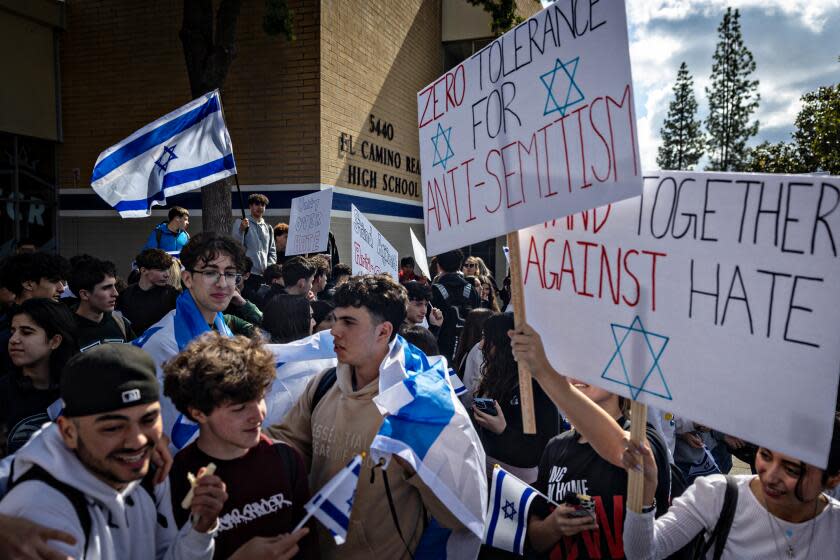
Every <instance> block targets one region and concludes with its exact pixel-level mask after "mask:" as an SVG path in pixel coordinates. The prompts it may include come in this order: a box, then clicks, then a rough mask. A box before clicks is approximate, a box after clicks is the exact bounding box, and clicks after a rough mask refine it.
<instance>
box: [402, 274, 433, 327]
mask: <svg viewBox="0 0 840 560" xmlns="http://www.w3.org/2000/svg"><path fill="white" fill-rule="evenodd" d="M403 286H405V291H406V293H407V294H408V306H407V307H406V316H405V320H406V323H408V324H409V325H411V326H413V325H420V326H421V327H425V328H427V329H429V330H430V331H431V332H432V334H434V335H437V333H438V330H439V329H440V326H441V325H442V324H443V313H442V312H441V310H440V309H438V308H436V307H431V306H430V305H429V301H430V300H431V299H432V288H431V287H430V286H428V285H427V284H421V283H420V282H418V281H417V280H412V281H410V282H406V283H405V284H403Z"/></svg>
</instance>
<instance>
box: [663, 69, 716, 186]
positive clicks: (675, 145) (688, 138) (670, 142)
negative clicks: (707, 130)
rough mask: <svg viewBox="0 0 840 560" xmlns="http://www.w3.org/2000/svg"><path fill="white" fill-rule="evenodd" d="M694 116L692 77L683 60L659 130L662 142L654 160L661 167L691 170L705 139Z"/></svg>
mask: <svg viewBox="0 0 840 560" xmlns="http://www.w3.org/2000/svg"><path fill="white" fill-rule="evenodd" d="M696 116H697V100H696V99H695V97H694V78H692V77H691V74H690V73H689V72H688V66H686V64H685V62H683V63H682V64H680V69H679V71H678V72H677V81H676V82H675V83H674V100H673V101H671V103H670V104H669V105H668V116H667V117H665V122H663V124H662V128H661V129H660V130H659V133H660V135H661V136H662V145H661V146H660V147H659V153H658V155H657V157H656V163H657V165H658V166H659V168H660V169H669V170H679V169H691V168H692V166H694V164H696V163H697V161H698V160H699V159H700V158H701V157H702V156H703V146H704V143H705V141H704V138H703V132H702V131H701V130H700V121H699V120H697V119H696Z"/></svg>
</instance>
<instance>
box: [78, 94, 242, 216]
mask: <svg viewBox="0 0 840 560" xmlns="http://www.w3.org/2000/svg"><path fill="white" fill-rule="evenodd" d="M235 174H236V163H235V162H234V159H233V144H232V143H231V141H230V134H228V130H227V126H226V125H225V118H224V114H223V113H222V100H221V98H220V96H219V91H218V90H216V91H212V92H210V93H208V94H205V95H203V96H201V97H199V98H198V99H196V100H194V101H191V102H190V103H187V104H186V105H184V106H183V107H181V108H179V109H176V110H175V111H172V112H171V113H169V114H168V115H166V116H163V117H161V118H159V119H158V120H156V121H155V122H153V123H150V124H148V125H146V126H144V127H143V128H141V129H140V130H138V131H136V132H135V133H134V134H132V135H131V136H129V137H128V138H126V139H125V140H123V141H121V142H119V143H118V144H115V145H113V146H111V147H110V148H108V149H107V150H105V151H104V152H102V153H101V154H99V158H97V160H96V165H95V166H94V168H93V176H92V177H91V179H90V184H91V187H93V190H94V191H96V194H98V195H99V196H100V197H102V199H103V200H104V201H105V202H107V203H108V204H109V205H110V206H111V207H112V208H113V209H114V210H116V211H117V212H119V214H120V216H122V217H123V218H142V217H145V216H149V215H151V213H152V206H156V205H164V204H166V197H167V196H173V195H176V194H180V193H183V192H187V191H191V190H193V189H197V188H200V187H203V186H204V185H209V184H210V183H214V182H216V181H218V180H220V179H224V178H225V177H229V176H231V175H235Z"/></svg>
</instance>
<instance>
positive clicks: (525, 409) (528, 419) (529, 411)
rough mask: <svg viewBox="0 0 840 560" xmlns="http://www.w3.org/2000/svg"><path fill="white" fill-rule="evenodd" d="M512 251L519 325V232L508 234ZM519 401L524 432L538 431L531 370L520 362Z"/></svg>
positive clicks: (521, 299)
mask: <svg viewBox="0 0 840 560" xmlns="http://www.w3.org/2000/svg"><path fill="white" fill-rule="evenodd" d="M507 244H508V249H509V251H510V255H509V256H510V293H511V302H513V321H514V324H515V325H516V326H517V327H518V326H519V325H522V324H523V323H525V294H524V293H523V291H522V268H521V262H522V261H520V260H519V232H516V231H514V232H512V233H509V234H507ZM519 403H520V405H521V407H522V432H523V433H525V434H536V433H537V420H536V418H535V417H534V391H533V387H532V385H531V372H530V371H529V370H528V367H527V366H526V365H525V364H522V363H520V364H519Z"/></svg>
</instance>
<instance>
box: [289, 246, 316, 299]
mask: <svg viewBox="0 0 840 560" xmlns="http://www.w3.org/2000/svg"><path fill="white" fill-rule="evenodd" d="M314 281H315V265H313V264H312V261H311V260H309V259H307V258H306V257H300V256H297V257H291V258H290V259H289V260H287V261H286V263H285V264H284V265H283V285H285V286H286V293H287V294H291V295H293V296H303V297H309V292H311V291H312V283H313V282H314Z"/></svg>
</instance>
